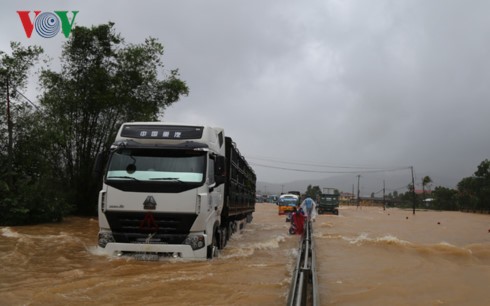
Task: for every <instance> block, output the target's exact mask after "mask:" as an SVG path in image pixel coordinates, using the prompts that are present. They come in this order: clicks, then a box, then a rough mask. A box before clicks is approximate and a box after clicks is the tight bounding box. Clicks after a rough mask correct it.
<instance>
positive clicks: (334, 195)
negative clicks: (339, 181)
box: [317, 188, 340, 215]
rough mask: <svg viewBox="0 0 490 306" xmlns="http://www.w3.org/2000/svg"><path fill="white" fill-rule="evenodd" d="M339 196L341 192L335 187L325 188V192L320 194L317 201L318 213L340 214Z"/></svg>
mask: <svg viewBox="0 0 490 306" xmlns="http://www.w3.org/2000/svg"><path fill="white" fill-rule="evenodd" d="M339 198H340V193H339V191H338V190H337V189H335V188H323V192H322V194H321V196H320V201H319V202H318V203H317V204H318V207H317V211H318V214H320V215H321V214H324V213H331V214H334V215H338V214H339Z"/></svg>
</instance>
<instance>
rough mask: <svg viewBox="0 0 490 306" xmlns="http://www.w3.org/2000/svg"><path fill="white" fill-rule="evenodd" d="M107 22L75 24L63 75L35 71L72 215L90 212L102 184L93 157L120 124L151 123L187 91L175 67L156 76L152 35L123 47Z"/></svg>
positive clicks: (157, 51) (157, 47)
mask: <svg viewBox="0 0 490 306" xmlns="http://www.w3.org/2000/svg"><path fill="white" fill-rule="evenodd" d="M113 26H114V24H113V23H108V24H103V25H99V26H93V27H91V28H86V27H75V28H74V29H73V31H72V35H71V36H70V39H69V40H68V41H67V42H66V43H65V45H64V46H63V52H62V57H61V71H60V72H54V71H50V70H45V71H43V72H42V74H41V85H42V88H43V89H44V92H43V94H42V96H41V104H42V106H43V107H44V110H45V120H46V128H47V129H48V130H49V131H50V134H51V135H52V137H53V142H52V144H51V146H52V152H53V153H52V156H51V159H52V160H56V161H58V162H57V163H56V164H55V165H54V167H56V168H58V169H59V170H60V171H59V173H60V176H61V177H62V181H63V182H64V185H65V188H66V190H70V193H69V194H68V198H67V200H68V201H69V202H71V203H74V204H75V205H76V208H77V212H78V213H83V214H92V213H95V211H96V210H95V207H96V205H95V204H96V199H97V194H98V190H99V189H100V181H97V180H94V179H93V177H92V173H91V172H92V169H93V165H94V162H95V159H96V156H97V154H99V153H100V152H102V151H105V150H108V149H109V147H110V145H111V143H112V141H113V140H114V137H115V134H116V132H117V130H118V128H119V126H120V125H121V124H122V123H123V122H125V121H154V120H156V119H157V118H158V115H159V114H161V113H162V112H163V111H164V110H165V108H166V107H168V106H169V105H171V104H172V103H174V102H176V101H178V99H179V98H180V96H181V95H187V94H188V88H187V85H186V84H185V82H184V81H182V80H180V79H179V74H178V70H171V71H170V72H169V73H168V74H167V75H166V78H165V79H163V80H160V79H159V73H161V70H162V69H163V64H162V62H161V59H160V57H161V56H162V55H163V45H162V44H160V43H159V42H158V41H157V40H156V39H154V38H148V39H146V40H145V42H144V43H141V44H125V43H124V40H123V39H122V38H121V36H120V35H119V34H116V33H115V31H114V29H113Z"/></svg>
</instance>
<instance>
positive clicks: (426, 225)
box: [0, 204, 490, 305]
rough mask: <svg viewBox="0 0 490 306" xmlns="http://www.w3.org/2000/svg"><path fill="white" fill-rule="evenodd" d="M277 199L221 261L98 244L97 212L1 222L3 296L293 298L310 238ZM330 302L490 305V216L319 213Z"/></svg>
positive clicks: (118, 300) (39, 300)
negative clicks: (301, 242)
mask: <svg viewBox="0 0 490 306" xmlns="http://www.w3.org/2000/svg"><path fill="white" fill-rule="evenodd" d="M288 225H289V224H288V223H286V222H285V217H284V216H278V215H277V207H276V206H275V205H274V204H257V209H256V212H255V214H254V220H253V222H252V223H251V224H248V225H247V226H246V227H245V229H244V230H243V231H242V232H241V233H239V234H235V235H234V236H233V237H232V239H231V240H230V242H229V243H228V245H227V247H226V248H225V249H224V250H222V252H221V254H220V257H219V258H216V259H213V260H210V261H193V262H187V261H182V260H174V259H172V260H168V259H167V260H165V261H160V262H142V261H136V260H132V259H123V258H109V257H106V256H104V255H101V254H98V252H97V249H96V246H95V245H96V237H97V232H98V223H97V220H96V219H89V218H75V217H73V218H67V219H66V220H65V221H64V222H63V223H60V224H50V225H36V226H26V227H2V228H0V264H1V265H0V305H104V304H105V305H112V304H119V305H126V304H138V305H285V303H286V299H287V294H288V290H289V285H290V278H291V276H292V267H293V265H294V263H295V261H296V255H297V247H298V237H297V236H290V235H288V234H287V230H288ZM313 229H314V237H315V242H316V247H317V250H316V257H317V263H318V267H317V269H318V280H319V283H320V290H321V291H320V301H321V304H322V305H490V216H489V215H478V214H468V213H459V212H431V211H417V212H416V214H415V216H414V215H412V212H411V211H404V210H399V209H388V210H386V211H383V210H382V209H380V208H367V207H364V208H362V209H357V208H356V207H341V210H340V216H338V217H337V216H332V215H322V216H319V217H318V218H317V220H316V222H315V223H314V226H313Z"/></svg>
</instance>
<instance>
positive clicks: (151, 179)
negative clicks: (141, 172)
mask: <svg viewBox="0 0 490 306" xmlns="http://www.w3.org/2000/svg"><path fill="white" fill-rule="evenodd" d="M149 180H150V181H172V182H179V183H183V181H181V180H179V178H177V177H152V178H150V179H149Z"/></svg>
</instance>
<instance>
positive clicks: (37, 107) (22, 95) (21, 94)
mask: <svg viewBox="0 0 490 306" xmlns="http://www.w3.org/2000/svg"><path fill="white" fill-rule="evenodd" d="M14 91H15V92H16V93H18V94H19V95H20V96H21V97H23V98H24V99H26V100H27V102H29V103H30V104H31V105H32V106H34V107H35V108H36V109H39V106H37V105H36V104H34V103H32V101H31V100H29V98H28V97H26V96H25V95H24V94H23V93H21V92H20V91H18V90H16V89H15V90H14Z"/></svg>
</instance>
